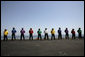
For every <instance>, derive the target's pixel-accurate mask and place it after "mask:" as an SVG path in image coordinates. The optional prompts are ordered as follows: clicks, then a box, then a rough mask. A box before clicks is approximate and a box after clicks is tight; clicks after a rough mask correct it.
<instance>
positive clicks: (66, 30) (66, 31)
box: [64, 28, 69, 39]
mask: <svg viewBox="0 0 85 57" xmlns="http://www.w3.org/2000/svg"><path fill="white" fill-rule="evenodd" d="M64 32H65V33H66V35H65V38H66V39H69V34H68V32H69V31H68V29H67V28H66V29H65V31H64Z"/></svg>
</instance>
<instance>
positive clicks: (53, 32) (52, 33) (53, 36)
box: [51, 28, 55, 40]
mask: <svg viewBox="0 0 85 57" xmlns="http://www.w3.org/2000/svg"><path fill="white" fill-rule="evenodd" d="M52 38H54V40H55V30H54V28H52V30H51V40H52Z"/></svg>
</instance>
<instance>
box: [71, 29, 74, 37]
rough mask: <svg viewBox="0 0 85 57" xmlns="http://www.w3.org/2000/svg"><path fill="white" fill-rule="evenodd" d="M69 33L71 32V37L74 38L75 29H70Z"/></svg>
mask: <svg viewBox="0 0 85 57" xmlns="http://www.w3.org/2000/svg"><path fill="white" fill-rule="evenodd" d="M71 33H72V39H73V38H74V39H75V31H74V29H72V31H71Z"/></svg>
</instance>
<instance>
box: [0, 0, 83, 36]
mask: <svg viewBox="0 0 85 57" xmlns="http://www.w3.org/2000/svg"><path fill="white" fill-rule="evenodd" d="M13 27H15V29H16V30H17V33H16V35H20V30H21V28H24V30H25V31H26V33H25V35H29V29H30V28H33V31H34V34H33V35H37V30H38V28H40V29H41V31H42V35H44V32H43V31H44V29H45V28H48V32H49V34H51V33H50V31H51V29H52V28H54V29H55V31H56V33H55V34H56V35H57V34H58V33H57V30H58V28H59V27H61V30H62V34H65V32H64V30H65V28H66V27H67V28H68V30H69V34H71V30H72V29H73V28H74V29H75V31H76V34H78V33H77V30H78V28H79V27H80V28H81V29H82V34H84V1H1V35H3V31H4V29H7V30H8V32H9V34H8V35H11V30H12V28H13Z"/></svg>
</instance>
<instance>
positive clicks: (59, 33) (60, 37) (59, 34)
mask: <svg viewBox="0 0 85 57" xmlns="http://www.w3.org/2000/svg"><path fill="white" fill-rule="evenodd" d="M58 39H62V34H61V28H60V27H59V29H58Z"/></svg>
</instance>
